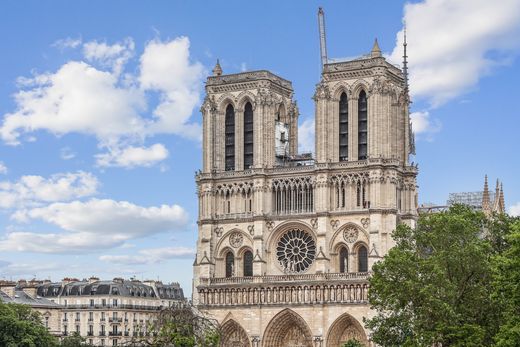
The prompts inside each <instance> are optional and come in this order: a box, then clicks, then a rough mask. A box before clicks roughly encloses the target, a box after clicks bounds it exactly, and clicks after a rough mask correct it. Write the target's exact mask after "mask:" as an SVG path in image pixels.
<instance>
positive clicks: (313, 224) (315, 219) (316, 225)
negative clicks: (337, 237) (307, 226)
mask: <svg viewBox="0 0 520 347" xmlns="http://www.w3.org/2000/svg"><path fill="white" fill-rule="evenodd" d="M311 225H312V228H313V229H317V228H318V218H313V219H311Z"/></svg>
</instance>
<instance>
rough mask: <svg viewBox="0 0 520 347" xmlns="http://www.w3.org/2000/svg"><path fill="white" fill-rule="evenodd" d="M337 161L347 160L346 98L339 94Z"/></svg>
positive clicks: (345, 95) (343, 94)
mask: <svg viewBox="0 0 520 347" xmlns="http://www.w3.org/2000/svg"><path fill="white" fill-rule="evenodd" d="M339 160H340V161H342V160H348V98H347V94H346V93H341V96H340V98H339Z"/></svg>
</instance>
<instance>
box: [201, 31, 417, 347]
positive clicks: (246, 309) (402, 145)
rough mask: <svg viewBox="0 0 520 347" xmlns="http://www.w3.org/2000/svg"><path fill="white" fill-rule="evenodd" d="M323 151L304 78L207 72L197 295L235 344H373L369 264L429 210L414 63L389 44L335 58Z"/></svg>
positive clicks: (321, 87) (319, 93)
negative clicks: (424, 201) (389, 50)
mask: <svg viewBox="0 0 520 347" xmlns="http://www.w3.org/2000/svg"><path fill="white" fill-rule="evenodd" d="M314 101H315V106H316V108H315V109H316V114H315V117H316V118H315V124H316V131H315V136H316V154H315V156H311V155H305V154H298V153H297V144H298V107H297V105H296V102H295V101H294V100H293V89H292V84H291V82H289V81H287V80H285V79H283V78H281V77H279V76H276V75H275V74H273V73H271V72H268V71H253V72H244V73H238V74H229V75H225V74H223V73H222V69H221V67H220V65H219V64H218V63H217V65H216V66H215V69H214V70H213V76H210V77H208V80H207V83H206V98H205V100H204V103H203V105H202V108H201V112H202V115H203V168H202V170H201V171H200V172H199V173H198V174H197V176H196V182H197V188H198V191H197V192H198V199H199V217H198V228H199V237H198V241H197V255H196V260H195V263H194V281H193V286H194V287H193V300H194V303H195V304H196V305H197V306H198V307H199V309H201V310H202V311H203V312H206V313H207V314H208V315H210V316H212V317H214V318H215V319H217V320H218V321H219V323H220V324H221V326H222V331H223V337H222V346H237V347H238V346H240V347H289V346H291V347H295V346H298V347H311V346H312V347H314V346H319V347H339V346H341V345H342V343H344V342H345V341H347V340H349V339H351V338H356V339H358V340H359V341H361V342H362V343H363V344H364V345H366V346H370V345H371V342H370V341H369V332H368V331H366V330H365V328H364V327H363V317H367V316H370V315H371V311H370V308H369V306H368V303H367V294H368V281H367V278H368V276H369V275H370V269H371V267H372V265H373V264H374V263H375V262H377V261H378V260H379V259H381V257H382V256H383V255H385V254H386V253H387V252H388V250H389V249H390V248H391V247H392V246H393V240H392V237H391V234H392V231H393V230H394V229H395V228H396V225H397V224H399V223H406V224H408V225H411V226H414V224H415V222H416V219H417V183H416V176H417V168H416V166H414V165H412V164H410V163H409V155H410V153H411V152H413V150H414V149H413V147H414V144H413V134H412V133H411V130H410V119H409V113H408V106H409V99H408V90H407V81H406V75H405V74H403V71H401V70H400V69H399V68H397V67H395V66H394V65H392V64H390V63H388V62H387V61H386V60H385V58H384V57H382V55H381V51H380V50H379V47H378V45H377V41H376V43H375V44H374V47H373V49H372V51H371V52H370V54H368V55H365V56H362V57H360V58H358V59H354V60H351V61H344V62H335V63H328V64H325V65H324V66H323V73H322V76H321V81H319V83H318V84H317V86H316V92H315V95H314Z"/></svg>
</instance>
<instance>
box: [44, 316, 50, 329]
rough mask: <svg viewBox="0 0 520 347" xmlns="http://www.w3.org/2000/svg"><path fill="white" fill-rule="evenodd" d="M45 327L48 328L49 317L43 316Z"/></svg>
mask: <svg viewBox="0 0 520 347" xmlns="http://www.w3.org/2000/svg"><path fill="white" fill-rule="evenodd" d="M45 327H46V328H47V329H48V328H49V317H45Z"/></svg>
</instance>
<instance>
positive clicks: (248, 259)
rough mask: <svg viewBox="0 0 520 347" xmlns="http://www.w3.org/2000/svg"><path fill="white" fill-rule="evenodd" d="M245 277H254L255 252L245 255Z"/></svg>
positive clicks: (246, 252) (247, 252)
mask: <svg viewBox="0 0 520 347" xmlns="http://www.w3.org/2000/svg"><path fill="white" fill-rule="evenodd" d="M244 276H246V277H247V276H253V252H251V251H245V253H244Z"/></svg>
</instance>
